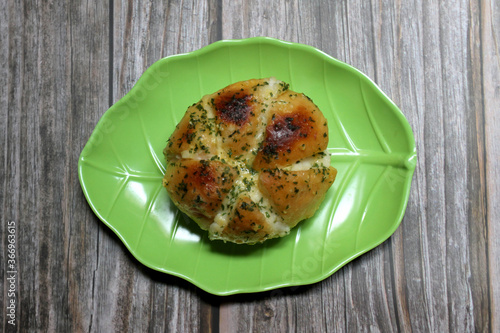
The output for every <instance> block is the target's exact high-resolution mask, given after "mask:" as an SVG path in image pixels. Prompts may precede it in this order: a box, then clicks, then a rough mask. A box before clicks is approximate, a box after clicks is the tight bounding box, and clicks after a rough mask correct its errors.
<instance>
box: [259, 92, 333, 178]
mask: <svg viewBox="0 0 500 333" xmlns="http://www.w3.org/2000/svg"><path fill="white" fill-rule="evenodd" d="M269 116H270V118H271V119H270V120H269V122H268V125H267V127H266V136H265V139H264V142H263V144H262V147H261V148H260V149H259V152H258V154H257V157H256V158H255V161H254V164H253V168H254V169H256V170H260V169H264V168H276V167H280V168H282V167H286V166H290V165H292V164H294V163H296V162H297V161H299V160H301V159H304V158H307V157H309V156H312V155H314V154H316V153H319V152H322V151H324V150H325V149H326V147H327V145H328V125H327V122H326V119H325V117H324V116H323V114H322V113H321V112H320V111H319V109H318V107H317V106H316V105H315V104H314V103H313V102H312V101H311V100H310V99H309V98H307V97H306V96H305V95H303V94H297V93H293V92H289V93H285V94H283V95H281V96H280V97H279V102H277V103H274V104H273V108H272V111H271V113H270V115H269Z"/></svg>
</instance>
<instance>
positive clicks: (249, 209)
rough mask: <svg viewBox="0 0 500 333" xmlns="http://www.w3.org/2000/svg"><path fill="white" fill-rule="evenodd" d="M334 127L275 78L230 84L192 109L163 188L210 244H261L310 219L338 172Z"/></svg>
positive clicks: (177, 136) (174, 138)
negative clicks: (330, 148)
mask: <svg viewBox="0 0 500 333" xmlns="http://www.w3.org/2000/svg"><path fill="white" fill-rule="evenodd" d="M327 145H328V126H327V121H326V119H325V117H324V116H323V114H322V112H321V111H320V110H319V109H318V107H317V106H316V105H315V104H314V103H313V102H312V101H311V100H310V99H309V98H308V97H307V96H305V95H304V94H301V93H296V92H294V91H290V90H289V89H288V84H286V83H284V82H282V81H279V80H276V79H275V78H267V79H253V80H248V81H241V82H237V83H234V84H231V85H229V86H227V87H225V88H223V89H221V90H219V91H217V92H215V93H213V94H210V95H206V96H204V97H203V98H202V99H201V100H200V101H199V102H198V103H195V104H193V105H192V106H190V107H189V108H188V109H187V111H186V114H185V115H184V117H183V118H182V119H181V121H180V122H179V124H178V125H177V126H176V129H175V131H174V132H173V133H172V135H171V137H170V139H169V141H168V144H167V147H166V148H165V150H164V154H165V157H166V159H167V170H166V172H165V177H164V180H163V183H164V186H165V187H166V188H167V191H168V193H169V195H170V197H171V199H172V200H173V202H174V203H175V204H176V205H177V207H179V209H180V210H182V211H183V212H184V213H186V214H187V215H188V216H190V217H191V218H192V219H193V220H195V221H196V222H197V223H198V224H199V225H200V227H201V228H202V229H205V230H208V231H209V237H210V238H211V239H223V240H225V241H231V242H235V243H250V244H252V243H256V242H262V241H264V240H266V239H270V238H274V237H280V236H283V235H286V234H288V232H289V231H290V228H292V227H294V226H295V225H296V224H297V223H298V222H299V221H301V220H303V219H306V218H308V217H311V216H312V215H313V214H314V213H315V211H316V210H317V208H318V206H319V204H320V203H321V202H322V200H323V198H324V195H325V193H326V191H327V190H328V189H329V188H330V186H331V185H332V183H333V181H334V180H335V176H336V173H337V171H336V170H335V169H334V168H333V167H331V166H330V157H329V156H328V155H327V154H326V152H325V150H326V148H327Z"/></svg>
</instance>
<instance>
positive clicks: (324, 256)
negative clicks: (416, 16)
mask: <svg viewBox="0 0 500 333" xmlns="http://www.w3.org/2000/svg"><path fill="white" fill-rule="evenodd" d="M269 76H274V77H276V78H278V79H280V80H283V81H285V82H288V83H290V88H291V89H292V90H294V91H298V92H303V93H305V94H306V95H308V96H309V97H311V98H312V99H313V100H314V102H315V103H316V104H317V105H318V106H319V108H320V109H321V110H322V111H323V113H324V115H325V116H326V118H327V119H328V122H329V131H330V132H329V136H330V143H329V148H328V150H329V152H330V153H331V154H332V155H333V157H332V165H333V166H334V167H335V168H337V170H338V175H337V179H336V181H335V183H334V184H333V186H332V187H331V188H330V190H329V191H328V193H327V196H326V198H325V201H324V202H323V204H322V205H321V207H320V208H319V210H318V211H317V213H316V214H315V215H314V217H312V218H310V219H308V220H306V221H303V222H301V223H300V224H299V226H298V227H297V228H295V229H293V230H292V232H291V233H290V235H288V236H286V237H284V238H281V239H273V240H269V241H267V242H265V243H264V244H261V245H253V246H251V245H236V244H232V243H223V242H221V241H210V240H209V239H208V237H207V235H206V233H205V232H203V231H201V230H200V229H199V228H198V226H197V225H196V224H195V223H194V222H193V221H192V220H190V219H189V218H188V217H186V216H185V215H184V214H182V213H180V212H179V211H178V210H177V208H176V207H175V206H174V205H173V204H172V202H171V201H170V199H169V198H168V196H167V192H166V190H165V189H164V188H163V187H162V182H161V180H162V175H163V172H164V170H165V161H164V159H163V154H162V150H163V148H164V146H165V145H166V142H167V139H168V137H169V136H170V134H171V133H172V131H173V130H174V127H175V125H176V124H177V123H178V122H179V120H180V119H181V117H182V116H183V115H184V113H185V111H186V109H187V107H188V106H189V105H191V104H193V103H194V102H197V101H198V100H200V98H201V97H202V96H203V95H205V94H209V93H212V92H215V91H217V90H218V89H220V88H223V87H225V86H227V85H229V84H230V83H233V82H237V81H241V80H246V79H250V78H263V77H269ZM415 165H416V149H415V139H414V137H413V134H412V131H411V128H410V126H409V124H408V122H407V120H406V119H405V117H404V116H403V114H402V113H401V111H400V110H399V109H398V108H397V107H396V106H395V105H394V104H393V103H392V102H391V101H390V100H389V98H388V97H387V96H386V95H384V93H382V92H381V91H380V89H379V88H378V87H377V86H376V85H375V84H374V83H373V82H372V81H371V80H370V79H369V78H367V77H366V76H365V75H363V74H362V73H360V72H359V71H358V70H356V69H355V68H353V67H351V66H349V65H346V64H345V63H342V62H340V61H338V60H336V59H334V58H332V57H330V56H328V55H327V54H325V53H323V52H321V51H319V50H317V49H315V48H313V47H310V46H306V45H301V44H295V43H288V42H283V41H280V40H276V39H271V38H265V37H257V38H250V39H244V40H225V41H219V42H216V43H213V44H211V45H208V46H206V47H204V48H202V49H200V50H197V51H194V52H191V53H188V54H181V55H175V56H171V57H167V58H164V59H161V60H159V61H157V62H156V63H154V64H153V65H152V66H151V67H150V68H149V69H148V70H147V71H146V72H145V73H144V75H142V77H141V78H140V79H139V81H138V82H137V84H136V85H135V86H134V87H133V88H132V90H130V92H129V93H128V94H127V95H126V96H125V97H123V98H122V99H121V100H119V101H118V102H117V103H116V104H115V105H113V106H112V107H111V108H110V109H109V110H108V111H106V113H105V114H104V115H103V116H102V118H101V119H100V121H99V122H98V124H97V126H96V128H95V130H94V132H93V133H92V135H91V136H90V138H89V141H88V142H87V144H86V145H85V148H84V149H83V151H82V153H81V155H80V159H79V162H78V173H79V179H80V183H81V186H82V189H83V192H84V193H85V197H86V198H87V201H88V203H89V205H90V207H91V208H92V210H93V211H94V212H95V214H96V215H97V216H98V217H99V218H100V219H101V220H102V221H103V222H104V223H105V224H106V225H107V226H108V227H109V228H111V229H112V230H113V231H114V232H115V233H116V234H117V235H118V237H119V238H120V239H121V240H122V241H123V243H124V244H125V245H126V247H127V248H128V249H129V250H130V252H131V253H132V254H133V255H134V256H135V257H136V258H137V259H138V260H139V261H140V262H141V263H143V264H144V265H146V266H148V267H151V268H153V269H155V270H158V271H161V272H165V273H168V274H172V275H176V276H179V277H181V278H184V279H186V280H188V281H190V282H192V283H193V284H195V285H197V286H199V287H200V288H202V289H204V290H206V291H208V292H210V293H213V294H217V295H230V294H235V293H249V292H259V291H264V290H269V289H274V288H279V287H285V286H294V285H303V284H310V283H314V282H317V281H320V280H322V279H324V278H326V277H328V276H330V275H331V274H333V273H334V272H335V271H337V270H338V269H339V268H340V267H342V266H343V265H345V264H346V263H347V262H349V261H350V260H352V259H353V258H355V257H357V256H359V255H361V254H362V253H364V252H366V251H368V250H370V249H373V248H374V247H375V246H377V245H379V244H380V243H382V242H383V241H384V240H386V239H387V238H388V237H389V236H390V235H391V234H392V233H393V232H394V231H395V230H396V228H397V227H398V225H399V224H400V222H401V220H402V218H403V215H404V211H405V209H406V204H407V202H408V195H409V191H410V185H411V179H412V175H413V172H414V170H415Z"/></svg>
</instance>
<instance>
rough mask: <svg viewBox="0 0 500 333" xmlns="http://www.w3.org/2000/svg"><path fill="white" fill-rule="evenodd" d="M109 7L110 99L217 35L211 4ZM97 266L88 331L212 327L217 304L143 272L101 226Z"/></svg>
mask: <svg viewBox="0 0 500 333" xmlns="http://www.w3.org/2000/svg"><path fill="white" fill-rule="evenodd" d="M111 6H112V7H111V19H110V22H111V23H110V24H111V33H112V35H111V36H112V38H111V40H110V43H111V48H110V49H111V52H112V55H113V58H112V63H111V69H112V71H111V74H110V86H111V89H112V90H111V96H110V98H111V101H112V102H116V101H117V100H119V99H120V98H121V97H123V96H124V95H125V94H126V93H127V92H128V91H129V90H130V89H131V88H132V87H133V85H134V84H135V83H136V82H137V80H138V79H139V77H140V76H141V75H142V74H143V72H144V71H145V70H146V69H147V68H148V67H149V66H150V65H152V64H153V63H154V62H155V61H157V60H159V59H161V58H162V57H164V56H167V55H171V54H178V53H184V52H189V51H193V50H196V49H198V48H200V47H202V46H205V45H207V44H209V43H210V42H213V41H214V40H213V38H216V37H217V36H218V34H219V33H218V30H217V29H218V26H217V25H216V24H209V22H215V20H216V17H217V15H218V13H217V6H216V5H215V4H214V3H213V2H212V3H208V2H207V1H193V2H184V1H171V2H168V3H164V2H162V1H152V2H144V3H139V2H118V1H115V2H111ZM97 262H98V265H97V268H96V271H95V281H96V282H95V288H94V292H93V298H92V300H91V301H92V304H93V308H94V316H93V323H92V330H95V331H97V332H100V331H103V332H105V331H110V330H115V329H118V330H119V331H149V330H150V331H165V330H168V331H172V332H178V331H179V332H198V331H200V330H201V331H209V332H210V331H211V330H212V329H213V328H216V327H217V324H218V323H217V322H216V321H214V320H213V318H218V307H217V306H212V304H210V302H208V301H206V300H204V299H201V298H200V296H199V290H198V289H197V288H196V287H194V286H193V285H191V284H190V283H188V282H186V281H183V280H180V279H178V278H175V277H172V276H169V275H166V274H162V273H158V272H155V271H153V270H151V269H148V268H146V267H145V266H143V265H142V264H140V263H139V262H138V261H137V260H135V259H134V258H133V257H132V256H131V255H130V254H129V252H128V250H127V249H126V248H125V247H124V246H123V245H122V244H121V241H120V240H119V239H118V238H117V237H116V236H115V235H114V234H113V233H112V232H110V231H109V230H107V229H105V230H103V229H102V228H101V229H100V232H99V244H98V258H97ZM205 299H206V298H205ZM193 318H196V319H195V320H193Z"/></svg>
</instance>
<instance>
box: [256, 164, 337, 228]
mask: <svg viewBox="0 0 500 333" xmlns="http://www.w3.org/2000/svg"><path fill="white" fill-rule="evenodd" d="M336 175H337V170H336V169H335V168H333V167H328V168H326V167H325V168H320V169H309V170H304V171H284V170H280V169H274V170H262V172H261V173H260V175H259V188H260V190H261V192H262V194H263V195H264V196H265V197H267V198H269V200H270V201H271V205H272V207H273V208H274V209H275V211H276V212H277V213H278V214H279V215H280V216H281V217H283V219H284V221H285V223H287V224H288V225H289V226H290V227H291V228H293V227H294V226H295V225H296V224H297V223H298V222H299V221H301V220H303V219H306V218H309V217H311V216H312V215H314V212H315V211H316V210H317V209H318V206H319V204H320V203H321V201H322V200H323V197H324V195H325V193H326V191H328V189H329V188H330V186H331V185H332V184H333V182H334V181H335V177H336Z"/></svg>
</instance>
